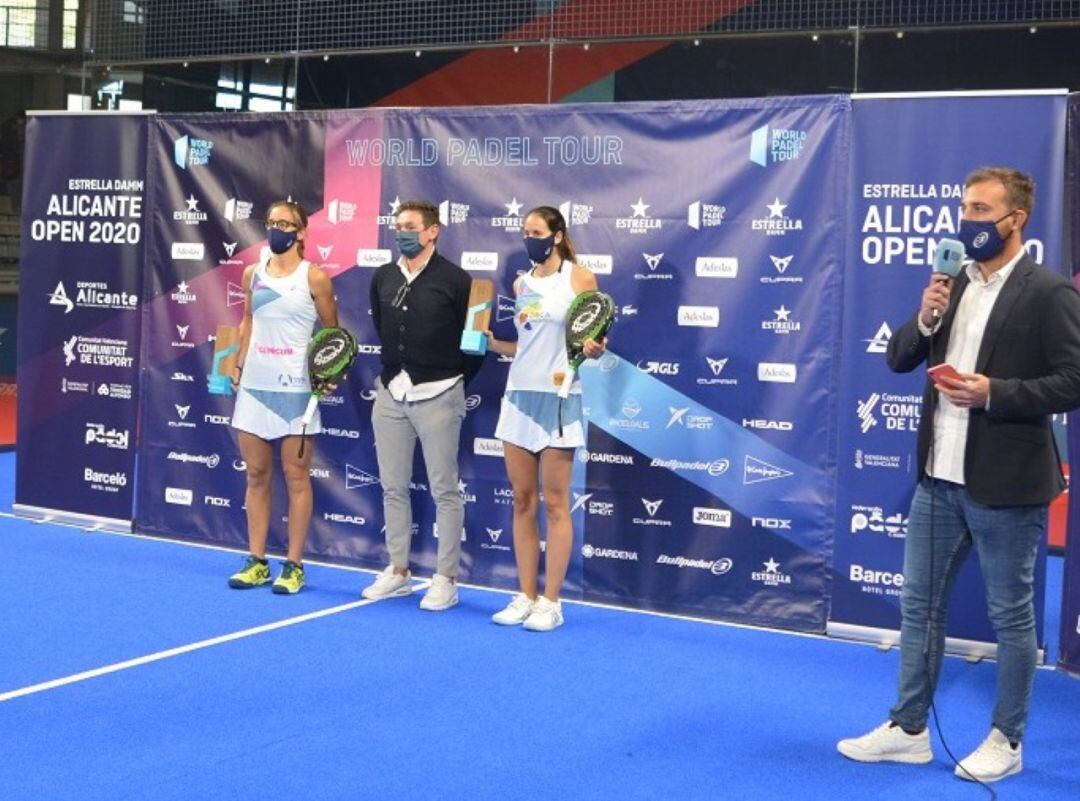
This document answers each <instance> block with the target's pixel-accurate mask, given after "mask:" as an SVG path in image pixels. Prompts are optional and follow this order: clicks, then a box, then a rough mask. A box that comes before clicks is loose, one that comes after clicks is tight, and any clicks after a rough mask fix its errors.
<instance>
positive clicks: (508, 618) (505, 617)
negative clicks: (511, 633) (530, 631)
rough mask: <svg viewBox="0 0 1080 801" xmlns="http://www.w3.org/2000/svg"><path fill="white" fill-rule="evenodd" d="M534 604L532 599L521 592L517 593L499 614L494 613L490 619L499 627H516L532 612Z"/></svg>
mask: <svg viewBox="0 0 1080 801" xmlns="http://www.w3.org/2000/svg"><path fill="white" fill-rule="evenodd" d="M535 604H536V601H534V600H533V599H532V598H530V597H529V596H528V595H526V594H525V593H523V592H519V593H518V594H517V595H515V596H514V597H513V599H511V601H510V603H509V604H508V605H507V607H506V608H505V609H504V610H502V611H501V612H496V613H495V614H494V615H492V616H491V619H492V620H494V621H495V622H496V623H498V624H499V625H500V626H517V625H518V624H520V623H524V622H525V618H527V617H528V616H529V613H530V612H532V610H533V606H534V605H535Z"/></svg>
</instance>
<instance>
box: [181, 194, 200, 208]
mask: <svg viewBox="0 0 1080 801" xmlns="http://www.w3.org/2000/svg"><path fill="white" fill-rule="evenodd" d="M184 202H185V203H187V210H188V211H198V210H199V201H198V200H196V199H195V195H188V198H187V200H185V201H184Z"/></svg>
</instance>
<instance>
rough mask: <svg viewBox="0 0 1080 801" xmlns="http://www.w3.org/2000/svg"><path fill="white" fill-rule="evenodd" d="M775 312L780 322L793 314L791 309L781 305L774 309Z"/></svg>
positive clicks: (785, 320)
mask: <svg viewBox="0 0 1080 801" xmlns="http://www.w3.org/2000/svg"><path fill="white" fill-rule="evenodd" d="M773 314H775V315H776V319H777V321H778V322H787V320H788V318H789V317H790V316H791V311H790V310H789V309H787V307H785V306H783V305H781V306H780V308H779V309H773Z"/></svg>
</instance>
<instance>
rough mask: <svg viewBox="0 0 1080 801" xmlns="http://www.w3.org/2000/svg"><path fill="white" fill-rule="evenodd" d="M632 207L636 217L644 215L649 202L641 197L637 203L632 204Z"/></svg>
mask: <svg viewBox="0 0 1080 801" xmlns="http://www.w3.org/2000/svg"><path fill="white" fill-rule="evenodd" d="M630 208H631V209H633V211H634V216H635V217H644V216H645V209H647V208H649V204H648V203H646V202H645V201H644V200H643V199H642V198H640V197H639V198H638V199H637V203H631V204H630Z"/></svg>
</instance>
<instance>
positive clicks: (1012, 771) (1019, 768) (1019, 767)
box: [953, 762, 1024, 784]
mask: <svg viewBox="0 0 1080 801" xmlns="http://www.w3.org/2000/svg"><path fill="white" fill-rule="evenodd" d="M1023 769H1024V763H1023V762H1021V763H1019V764H1017V765H1014V766H1013V767H1012V768H1010V769H1009V770H1007V771H1005V772H1004V773H1002V774H1001V775H1000V776H979V777H977V778H972V777H971V776H968V775H967V773H965V772H964V771H962V770H960V768H959V767H957V768H956V769H954V770H953V775H954V776H956V778H958V779H963V780H964V781H966V782H974V781H980V782H982V783H983V784H986V783H988V782H998V781H1001V780H1002V779H1007V778H1008V777H1009V776H1015V775H1016V774H1017V773H1019V772H1020V771H1022V770H1023Z"/></svg>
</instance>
